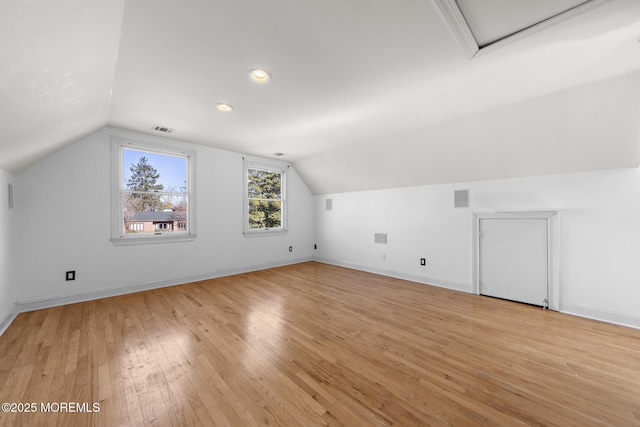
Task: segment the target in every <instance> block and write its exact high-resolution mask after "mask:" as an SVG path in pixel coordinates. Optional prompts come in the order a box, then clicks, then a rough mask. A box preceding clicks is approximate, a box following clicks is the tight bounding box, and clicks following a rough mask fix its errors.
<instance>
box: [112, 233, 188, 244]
mask: <svg viewBox="0 0 640 427" xmlns="http://www.w3.org/2000/svg"><path fill="white" fill-rule="evenodd" d="M195 238H196V235H195V234H182V235H179V236H166V235H165V236H149V237H118V238H112V239H111V243H113V245H114V246H130V245H148V244H153V243H177V242H192V241H194V240H195Z"/></svg>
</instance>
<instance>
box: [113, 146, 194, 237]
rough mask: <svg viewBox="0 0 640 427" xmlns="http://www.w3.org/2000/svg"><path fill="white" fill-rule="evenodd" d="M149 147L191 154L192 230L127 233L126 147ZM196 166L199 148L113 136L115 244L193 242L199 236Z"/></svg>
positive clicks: (189, 221)
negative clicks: (160, 232) (123, 202)
mask: <svg viewBox="0 0 640 427" xmlns="http://www.w3.org/2000/svg"><path fill="white" fill-rule="evenodd" d="M125 148H126V149H133V150H142V151H148V152H151V153H158V154H168V155H174V156H175V155H178V156H184V157H186V158H187V190H188V192H187V194H186V196H187V200H188V202H187V206H188V209H187V224H189V231H187V232H178V233H175V232H174V233H171V234H169V233H166V234H164V233H162V234H154V235H143V236H141V235H139V234H132V235H126V234H125V233H123V227H122V224H123V223H124V217H123V209H122V194H121V191H122V188H123V185H124V182H123V167H124V166H125V165H124V164H123V149H125ZM195 167H196V152H195V151H191V150H184V149H183V148H181V147H179V146H177V145H174V144H170V143H153V144H150V143H143V142H140V141H135V140H130V139H128V138H122V137H115V136H112V137H111V242H112V243H113V244H114V245H115V246H125V245H144V244H149V243H170V242H190V241H193V240H194V239H195V238H196V236H197V235H196V222H195V215H194V212H195V208H196V204H195V196H194V195H195V180H194V177H195Z"/></svg>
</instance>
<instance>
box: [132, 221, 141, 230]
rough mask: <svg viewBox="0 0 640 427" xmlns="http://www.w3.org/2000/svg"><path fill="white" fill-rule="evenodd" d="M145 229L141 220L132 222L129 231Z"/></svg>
mask: <svg viewBox="0 0 640 427" xmlns="http://www.w3.org/2000/svg"><path fill="white" fill-rule="evenodd" d="M143 230H144V224H143V223H141V222H134V223H132V224H129V231H143Z"/></svg>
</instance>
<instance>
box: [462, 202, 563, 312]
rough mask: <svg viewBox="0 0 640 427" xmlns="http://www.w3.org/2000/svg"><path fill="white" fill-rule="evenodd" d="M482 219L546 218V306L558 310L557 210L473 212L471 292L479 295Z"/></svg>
mask: <svg viewBox="0 0 640 427" xmlns="http://www.w3.org/2000/svg"><path fill="white" fill-rule="evenodd" d="M482 219H545V220H547V284H548V294H549V295H548V299H549V302H548V308H549V309H550V310H554V311H559V310H560V289H559V288H560V286H559V280H558V278H559V276H558V273H559V270H560V260H559V253H560V252H559V248H558V245H559V242H558V222H559V221H558V212H557V211H524V212H522V211H519V212H494V213H474V214H473V286H472V291H471V292H472V293H474V294H476V295H480V220H482Z"/></svg>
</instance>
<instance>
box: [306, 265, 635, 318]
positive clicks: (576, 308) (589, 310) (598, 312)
mask: <svg viewBox="0 0 640 427" xmlns="http://www.w3.org/2000/svg"><path fill="white" fill-rule="evenodd" d="M313 260H314V261H317V262H321V263H324V264H331V265H336V266H339V267H345V268H351V269H354V270H360V271H366V272H368V273H374V274H380V275H382V276H389V277H394V278H397V279H403V280H409V281H411V282H417V283H422V284H425V285H432V286H438V287H440V288H446V289H451V290H454V291H461V292H466V293H473V290H472V285H470V284H464V283H455V282H449V281H445V280H439V279H432V278H429V277H422V276H414V275H411V274H404V273H399V272H395V271H388V270H383V269H378V268H373V267H365V266H362V265H357V264H352V263H348V262H341V261H336V260H331V259H326V258H319V257H314V258H313ZM559 312H561V313H565V314H571V315H574V316H579V317H585V318H587V319H593V320H599V321H602V322H607V323H613V324H615V325H620V326H627V327H630V328H635V329H640V316H634V315H630V314H625V313H617V312H613V311H607V310H602V309H599V308H595V307H587V306H583V305H579V304H570V303H566V302H561V303H560V310H559Z"/></svg>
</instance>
